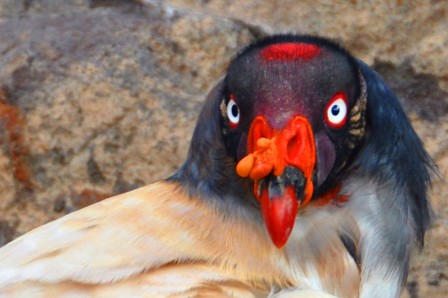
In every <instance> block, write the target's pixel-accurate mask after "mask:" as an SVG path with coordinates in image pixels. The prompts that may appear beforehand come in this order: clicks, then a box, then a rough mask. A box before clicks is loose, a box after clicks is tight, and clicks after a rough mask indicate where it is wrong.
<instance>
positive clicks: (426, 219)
mask: <svg viewBox="0 0 448 298" xmlns="http://www.w3.org/2000/svg"><path fill="white" fill-rule="evenodd" d="M358 64H359V68H360V70H361V73H362V75H363V77H364V79H365V80H366V83H367V108H366V129H367V137H366V140H365V143H364V146H363V149H362V150H361V151H360V152H359V156H358V158H357V164H356V165H355V166H356V167H358V168H360V169H361V170H363V171H365V172H366V173H367V174H368V175H369V176H371V177H373V178H375V179H377V180H378V182H380V183H385V182H389V183H390V182H392V183H394V184H395V186H396V189H397V190H398V191H403V192H405V193H407V195H405V196H404V197H405V198H407V202H401V203H402V204H407V206H408V207H409V210H410V216H412V218H413V221H414V224H415V228H416V235H417V239H418V240H419V241H420V243H421V244H422V245H423V238H424V234H425V231H426V229H427V228H428V226H429V224H430V214H431V211H430V205H429V203H428V197H427V191H428V188H429V186H430V170H431V169H432V168H433V167H434V166H433V162H432V160H431V158H430V157H429V155H428V153H427V152H426V150H425V149H424V147H423V143H422V141H421V140H420V138H419V137H418V136H417V134H416V132H415V131H414V129H413V128H412V125H411V123H410V121H409V119H408V117H407V116H406V114H405V113H404V111H403V109H402V107H401V105H400V103H399V101H398V99H397V97H396V96H395V95H394V93H393V92H392V91H391V90H390V89H389V88H388V87H387V86H386V84H385V83H384V82H383V80H382V79H381V78H380V76H379V75H378V74H377V73H376V72H375V71H374V70H373V69H371V68H370V67H369V66H367V65H366V64H365V63H363V62H361V61H359V62H358ZM407 206H403V207H407Z"/></svg>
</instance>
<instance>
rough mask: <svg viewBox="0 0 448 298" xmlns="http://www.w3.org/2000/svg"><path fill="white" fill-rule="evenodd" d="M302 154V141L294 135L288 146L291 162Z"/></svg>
mask: <svg viewBox="0 0 448 298" xmlns="http://www.w3.org/2000/svg"><path fill="white" fill-rule="evenodd" d="M299 152H300V139H299V136H298V135H293V136H292V137H291V138H289V140H288V141H287V144H286V154H287V158H288V159H289V160H294V159H295V157H296V156H297V155H298V154H299Z"/></svg>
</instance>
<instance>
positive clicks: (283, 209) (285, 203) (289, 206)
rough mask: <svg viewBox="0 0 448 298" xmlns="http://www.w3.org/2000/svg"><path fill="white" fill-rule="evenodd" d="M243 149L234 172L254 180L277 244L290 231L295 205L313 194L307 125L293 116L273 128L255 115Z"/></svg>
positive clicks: (311, 141)
mask: <svg viewBox="0 0 448 298" xmlns="http://www.w3.org/2000/svg"><path fill="white" fill-rule="evenodd" d="M247 150H248V155H247V156H245V157H244V158H243V159H241V160H240V162H239V163H238V165H237V173H238V175H240V176H241V177H247V176H248V177H250V178H251V179H253V180H254V194H255V197H256V198H257V199H258V201H259V202H260V204H261V209H262V213H263V218H264V221H265V224H266V228H267V230H268V232H269V235H270V236H271V239H272V241H273V243H274V244H275V245H276V246H277V247H279V248H281V247H283V246H284V245H285V244H286V242H287V241H288V238H289V236H290V234H291V232H292V229H293V227H294V222H295V218H296V215H297V211H298V209H299V207H300V206H299V205H302V206H303V205H306V204H307V203H308V202H309V201H310V199H311V197H312V195H313V190H314V186H313V183H312V180H311V178H312V174H313V171H314V166H315V163H316V149H315V145H314V137H313V131H312V129H311V125H310V124H309V122H308V120H307V119H306V118H304V117H302V116H296V117H294V118H293V119H292V120H291V121H290V122H289V123H288V124H287V125H286V126H285V127H284V128H283V129H280V130H274V129H273V128H271V126H270V125H269V123H268V122H267V121H266V119H265V118H264V117H262V116H258V117H256V118H255V119H254V121H253V122H252V124H251V127H250V130H249V136H248V140H247ZM285 169H288V170H287V171H285ZM291 169H293V170H291ZM299 199H300V201H299Z"/></svg>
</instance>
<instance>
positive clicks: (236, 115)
mask: <svg viewBox="0 0 448 298" xmlns="http://www.w3.org/2000/svg"><path fill="white" fill-rule="evenodd" d="M232 116H233V117H238V107H237V106H236V105H233V106H232Z"/></svg>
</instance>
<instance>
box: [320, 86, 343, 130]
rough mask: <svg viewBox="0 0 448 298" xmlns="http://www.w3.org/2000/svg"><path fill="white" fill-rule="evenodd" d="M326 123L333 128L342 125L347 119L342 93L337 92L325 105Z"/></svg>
mask: <svg viewBox="0 0 448 298" xmlns="http://www.w3.org/2000/svg"><path fill="white" fill-rule="evenodd" d="M325 120H326V122H327V124H328V125H329V126H331V127H334V128H339V127H342V126H343V125H344V124H345V122H346V120H347V101H346V99H345V96H344V95H343V94H337V95H336V96H335V97H333V99H332V100H331V101H330V102H329V103H328V105H327V111H326V114H325Z"/></svg>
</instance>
